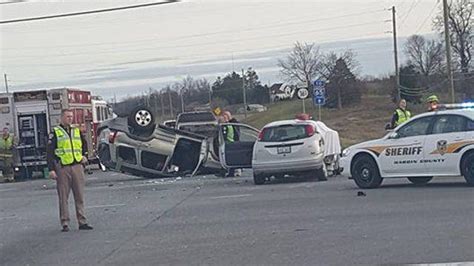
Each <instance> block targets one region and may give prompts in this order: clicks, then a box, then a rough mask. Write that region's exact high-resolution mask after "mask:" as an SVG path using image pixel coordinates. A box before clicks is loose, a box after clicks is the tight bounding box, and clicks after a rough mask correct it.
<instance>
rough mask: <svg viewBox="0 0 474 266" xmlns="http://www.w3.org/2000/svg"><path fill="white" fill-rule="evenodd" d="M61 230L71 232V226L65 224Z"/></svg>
mask: <svg viewBox="0 0 474 266" xmlns="http://www.w3.org/2000/svg"><path fill="white" fill-rule="evenodd" d="M61 232H69V226H67V225H63V229H62V230H61Z"/></svg>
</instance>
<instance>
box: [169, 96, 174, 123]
mask: <svg viewBox="0 0 474 266" xmlns="http://www.w3.org/2000/svg"><path fill="white" fill-rule="evenodd" d="M168 97H169V99H170V115H171V119H173V117H174V115H173V101H172V100H171V90H168Z"/></svg>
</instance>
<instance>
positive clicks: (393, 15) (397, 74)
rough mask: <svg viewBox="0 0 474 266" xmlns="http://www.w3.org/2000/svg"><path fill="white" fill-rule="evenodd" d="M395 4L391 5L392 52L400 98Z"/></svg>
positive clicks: (400, 96)
mask: <svg viewBox="0 0 474 266" xmlns="http://www.w3.org/2000/svg"><path fill="white" fill-rule="evenodd" d="M395 13H396V11H395V6H392V26H393V53H394V55H393V56H394V63H395V86H396V87H397V93H398V99H397V100H400V99H401V98H402V95H401V93H400V73H399V69H398V44H397V16H396V14H395Z"/></svg>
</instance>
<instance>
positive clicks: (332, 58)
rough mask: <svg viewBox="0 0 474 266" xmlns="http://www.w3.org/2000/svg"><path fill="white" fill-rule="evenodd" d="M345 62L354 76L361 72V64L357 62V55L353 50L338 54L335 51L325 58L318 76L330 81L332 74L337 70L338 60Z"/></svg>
mask: <svg viewBox="0 0 474 266" xmlns="http://www.w3.org/2000/svg"><path fill="white" fill-rule="evenodd" d="M339 59H341V60H343V61H344V63H345V64H346V67H347V68H348V69H349V70H350V71H351V72H352V73H354V74H357V73H358V72H359V67H360V64H359V62H358V61H357V60H356V54H355V53H354V52H353V51H352V50H346V51H344V52H342V53H339V54H338V53H336V52H334V51H332V52H329V53H327V54H325V55H324V56H323V60H322V62H321V66H320V67H319V68H318V74H319V75H321V77H323V78H325V79H329V77H330V75H331V73H333V72H334V69H335V68H336V62H337V60H339Z"/></svg>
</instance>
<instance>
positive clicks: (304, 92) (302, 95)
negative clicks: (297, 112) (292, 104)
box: [298, 88, 309, 114]
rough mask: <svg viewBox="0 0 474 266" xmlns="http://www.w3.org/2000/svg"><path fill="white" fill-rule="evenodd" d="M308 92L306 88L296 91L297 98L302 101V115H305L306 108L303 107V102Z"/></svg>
mask: <svg viewBox="0 0 474 266" xmlns="http://www.w3.org/2000/svg"><path fill="white" fill-rule="evenodd" d="M308 96H309V92H308V89H306V88H301V89H299V90H298V98H300V99H301V100H302V101H303V113H304V114H306V107H305V102H304V100H305V99H306V98H308Z"/></svg>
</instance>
